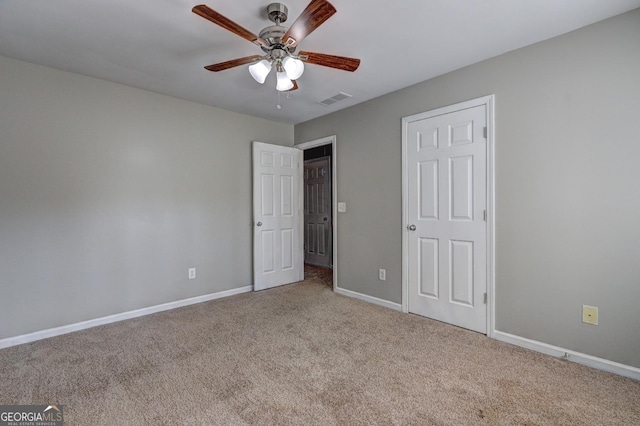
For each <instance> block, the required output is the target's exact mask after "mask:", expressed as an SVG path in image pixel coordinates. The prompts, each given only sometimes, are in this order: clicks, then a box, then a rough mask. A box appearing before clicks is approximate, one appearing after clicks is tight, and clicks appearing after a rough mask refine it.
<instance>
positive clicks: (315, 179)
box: [296, 136, 337, 288]
mask: <svg viewBox="0 0 640 426" xmlns="http://www.w3.org/2000/svg"><path fill="white" fill-rule="evenodd" d="M335 144H336V138H335V136H330V137H326V138H322V139H318V140H315V141H311V142H306V143H303V144H299V145H297V146H296V148H299V149H301V150H302V151H303V167H302V169H303V170H302V185H301V186H302V198H303V206H304V214H303V216H304V218H303V228H304V232H303V235H304V244H303V247H304V278H305V279H309V280H313V281H317V282H319V283H321V284H324V285H327V286H330V287H332V288H335V286H336V274H337V265H336V259H337V254H336V246H337V232H336V227H337V217H336V212H337V210H336V209H337V206H336V203H337V201H336V200H337V195H336V193H337V188H336V170H335V166H336V145H335Z"/></svg>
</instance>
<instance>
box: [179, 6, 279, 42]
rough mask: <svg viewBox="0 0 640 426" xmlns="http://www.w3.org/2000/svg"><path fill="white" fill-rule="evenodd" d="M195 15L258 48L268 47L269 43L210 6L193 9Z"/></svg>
mask: <svg viewBox="0 0 640 426" xmlns="http://www.w3.org/2000/svg"><path fill="white" fill-rule="evenodd" d="M191 11H192V12H193V13H195V14H196V15H200V16H202V17H203V18H204V19H208V20H209V21H211V22H213V23H214V24H216V25H220V26H221V27H222V28H224V29H225V30H229V31H231V32H232V33H234V34H237V35H239V36H240V37H242V38H243V39H245V40H249V41H250V42H251V43H255V44H257V45H258V46H266V45H267V42H266V41H264V40H263V39H261V38H260V37H258V36H257V35H255V34H254V33H252V32H251V31H249V30H247V29H246V28H243V27H241V26H240V25H238V24H236V23H235V22H233V21H232V20H231V19H229V18H227V17H225V16H223V15H221V14H219V13H218V12H216V11H215V10H213V9H211V8H209V7H208V6H206V5H204V4H201V5H198V6H195V7H194V8H193V9H191Z"/></svg>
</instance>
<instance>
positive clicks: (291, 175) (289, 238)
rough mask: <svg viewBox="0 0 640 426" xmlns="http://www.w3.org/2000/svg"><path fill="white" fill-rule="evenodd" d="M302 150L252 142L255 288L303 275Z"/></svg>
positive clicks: (291, 279)
mask: <svg viewBox="0 0 640 426" xmlns="http://www.w3.org/2000/svg"><path fill="white" fill-rule="evenodd" d="M301 154H302V151H300V150H299V149H296V148H289V147H284V146H279V145H271V144H266V143H261V142H254V143H253V230H254V233H253V259H254V265H253V270H254V290H263V289H266V288H271V287H275V286H279V285H283V284H288V283H292V282H296V281H301V280H302V279H303V278H304V269H303V256H302V253H303V249H302V237H301V236H302V221H301V215H302V211H301V210H302V209H301V198H300V192H301V191H300V189H301V186H300V184H301V183H300V181H301V177H302V170H301Z"/></svg>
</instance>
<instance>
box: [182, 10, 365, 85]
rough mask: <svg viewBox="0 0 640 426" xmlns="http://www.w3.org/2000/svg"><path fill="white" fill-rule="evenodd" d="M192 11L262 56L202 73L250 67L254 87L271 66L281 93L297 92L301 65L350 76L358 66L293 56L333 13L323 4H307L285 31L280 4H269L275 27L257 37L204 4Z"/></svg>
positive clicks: (341, 59)
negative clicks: (250, 44)
mask: <svg viewBox="0 0 640 426" xmlns="http://www.w3.org/2000/svg"><path fill="white" fill-rule="evenodd" d="M192 11H193V13H195V14H197V15H200V16H202V17H203V18H205V19H208V20H209V21H211V22H213V23H214V24H217V25H219V26H221V27H222V28H224V29H226V30H229V31H231V32H232V33H234V34H236V35H239V36H240V37H242V38H244V39H245V40H248V41H250V42H252V43H254V44H256V45H257V46H259V47H260V48H261V49H262V50H263V52H264V55H251V56H245V57H243V58H237V59H232V60H230V61H226V62H220V63H217V64H213V65H208V66H206V67H205V69H207V70H209V71H213V72H218V71H223V70H226V69H229V68H233V67H237V66H240V65H246V64H252V65H250V66H249V73H250V74H251V76H252V77H253V78H254V79H255V80H256V81H257V82H258V83H260V84H262V83H264V81H265V79H266V78H267V75H268V74H269V72H270V71H271V68H273V67H274V66H275V68H276V77H277V84H276V89H277V90H279V91H281V92H285V91H291V90H296V89H297V88H298V84H297V82H296V80H297V79H298V78H300V76H301V75H302V73H303V72H304V63H305V62H306V63H308V64H315V65H322V66H325V67H330V68H336V69H339V70H344V71H351V72H353V71H355V70H357V69H358V66H359V65H360V59H355V58H348V57H345V56H335V55H327V54H324V53H315V52H307V51H300V52H299V53H298V54H296V53H295V51H296V48H297V46H298V44H300V42H301V41H302V40H303V39H304V38H305V37H307V36H308V35H309V34H311V33H312V32H313V31H314V30H315V29H316V28H318V27H319V26H320V25H322V24H323V23H324V22H325V21H326V20H327V19H329V18H330V17H331V16H333V14H335V13H336V12H337V11H336V8H335V7H333V5H332V4H331V3H329V2H328V1H326V0H311V3H309V5H307V7H306V8H305V9H304V10H303V11H302V13H301V14H300V16H299V17H298V19H296V21H295V22H294V23H293V25H291V27H289V28H287V27H284V26H282V25H281V24H282V23H283V22H285V21H286V20H287V12H288V9H287V7H286V6H285V5H284V4H282V3H271V4H270V5H269V6H267V14H268V16H269V20H270V21H272V22H274V23H275V25H270V26H268V27H265V28H263V29H262V31H260V34H259V35H255V34H254V33H252V32H251V31H249V30H247V29H245V28H243V27H241V26H240V25H238V24H236V23H235V22H233V21H231V20H230V19H228V18H226V17H225V16H223V15H221V14H220V13H218V12H216V11H215V10H213V9H211V8H209V7H208V6H206V5H204V4H201V5H199V6H195V7H194V8H193V9H192Z"/></svg>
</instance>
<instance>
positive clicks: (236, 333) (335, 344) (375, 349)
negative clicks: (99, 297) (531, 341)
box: [0, 282, 640, 425]
mask: <svg viewBox="0 0 640 426" xmlns="http://www.w3.org/2000/svg"><path fill="white" fill-rule="evenodd" d="M27 403H38V404H49V403H57V404H62V405H63V406H64V412H65V420H66V424H67V425H107V424H108V425H112V424H118V425H126V424H131V425H134V424H135V425H141V424H153V425H156V424H173V425H183V424H203V425H208V424H220V425H235V424H238V425H240V424H261V425H264V424H298V425H302V424H305V425H307V424H322V425H354V424H362V425H369V424H385V425H387V424H415V425H430V424H433V425H469V424H480V425H482V424H504V425H559V424H562V425H606V424H609V425H639V424H640V382H636V381H633V380H630V379H626V378H623V377H619V376H615V375H613V374H608V373H604V372H602V371H598V370H593V369H590V368H587V367H584V366H580V365H577V364H573V363H569V362H566V361H561V360H558V359H554V358H551V357H548V356H545V355H542V354H538V353H536V352H531V351H528V350H525V349H521V348H517V347H513V346H510V345H507V344H503V343H500V342H497V341H494V340H491V339H488V338H487V337H485V336H482V335H480V334H476V333H473V332H469V331H465V330H462V329H459V328H456V327H452V326H448V325H445V324H442V323H439V322H436V321H431V320H428V319H425V318H421V317H417V316H413V315H406V314H401V313H398V312H394V311H391V310H388V309H384V308H380V307H377V306H373V305H369V304H366V303H363V302H359V301H357V300H353V299H349V298H346V297H342V296H339V295H336V294H334V293H333V292H332V291H331V290H330V289H329V288H328V287H326V286H324V285H321V284H318V283H314V282H302V283H298V284H293V285H289V286H284V287H280V288H277V289H273V290H267V291H263V292H260V293H248V294H242V295H239V296H234V297H231V298H228V299H224V300H218V301H213V302H208V303H202V304H199V305H193V306H190V307H185V308H181V309H176V310H173V311H167V312H163V313H159V314H155V315H150V316H146V317H142V318H138V319H134V320H129V321H124V322H120V323H116V324H111V325H107V326H102V327H97V328H93V329H90V330H85V331H82V332H77V333H72V334H67V335H64V336H59V337H55V338H52V339H48V340H42V341H39V342H35V343H31V344H26V345H22V346H17V347H13V348H8V349H4V350H1V351H0V404H27Z"/></svg>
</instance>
